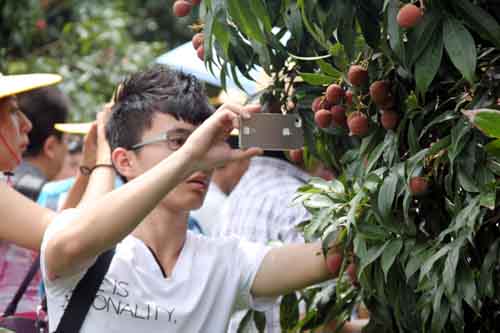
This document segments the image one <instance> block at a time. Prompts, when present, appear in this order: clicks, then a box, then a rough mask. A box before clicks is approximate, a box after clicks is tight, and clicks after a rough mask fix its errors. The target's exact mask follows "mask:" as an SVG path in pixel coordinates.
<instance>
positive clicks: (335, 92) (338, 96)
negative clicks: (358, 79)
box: [326, 84, 345, 104]
mask: <svg viewBox="0 0 500 333" xmlns="http://www.w3.org/2000/svg"><path fill="white" fill-rule="evenodd" d="M344 95H345V91H344V89H342V87H341V86H339V85H338V84H331V85H329V86H328V88H327V89H326V100H327V101H328V102H330V103H332V104H339V103H340V102H342V98H343V97H344Z"/></svg>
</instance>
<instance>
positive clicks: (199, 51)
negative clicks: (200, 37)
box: [196, 45, 205, 61]
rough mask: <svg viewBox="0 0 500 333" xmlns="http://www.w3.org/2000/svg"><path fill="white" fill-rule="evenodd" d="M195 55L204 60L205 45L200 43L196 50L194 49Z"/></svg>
mask: <svg viewBox="0 0 500 333" xmlns="http://www.w3.org/2000/svg"><path fill="white" fill-rule="evenodd" d="M196 55H197V56H198V58H200V60H202V61H204V60H205V47H204V46H203V45H201V46H200V47H199V48H198V49H197V50H196Z"/></svg>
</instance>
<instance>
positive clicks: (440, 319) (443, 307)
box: [431, 288, 450, 333]
mask: <svg viewBox="0 0 500 333" xmlns="http://www.w3.org/2000/svg"><path fill="white" fill-rule="evenodd" d="M437 294H438V295H437V296H435V300H436V301H435V302H434V306H433V314H432V323H431V332H432V333H441V332H443V329H444V326H445V325H446V322H447V321H448V316H449V314H450V305H449V304H448V302H447V301H446V300H442V295H443V288H440V289H439V290H438V292H437Z"/></svg>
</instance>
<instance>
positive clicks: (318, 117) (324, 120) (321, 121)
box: [314, 109, 332, 128]
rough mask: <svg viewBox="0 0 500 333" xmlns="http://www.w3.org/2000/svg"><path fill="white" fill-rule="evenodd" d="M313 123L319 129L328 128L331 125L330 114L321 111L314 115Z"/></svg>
mask: <svg viewBox="0 0 500 333" xmlns="http://www.w3.org/2000/svg"><path fill="white" fill-rule="evenodd" d="M314 121H315V122H316V125H318V127H319V128H328V127H330V125H331V124H332V113H331V112H330V111H329V110H326V109H321V110H319V111H318V112H316V113H315V114H314Z"/></svg>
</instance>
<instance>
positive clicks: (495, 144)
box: [484, 139, 500, 157]
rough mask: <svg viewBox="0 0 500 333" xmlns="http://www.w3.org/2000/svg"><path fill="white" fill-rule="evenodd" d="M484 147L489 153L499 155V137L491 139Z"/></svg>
mask: <svg viewBox="0 0 500 333" xmlns="http://www.w3.org/2000/svg"><path fill="white" fill-rule="evenodd" d="M484 149H485V150H486V151H487V152H488V153H489V154H491V155H493V156H496V157H500V139H497V140H493V141H491V142H490V143H488V144H487V145H486V146H484Z"/></svg>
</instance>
